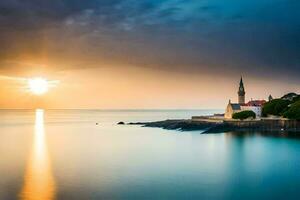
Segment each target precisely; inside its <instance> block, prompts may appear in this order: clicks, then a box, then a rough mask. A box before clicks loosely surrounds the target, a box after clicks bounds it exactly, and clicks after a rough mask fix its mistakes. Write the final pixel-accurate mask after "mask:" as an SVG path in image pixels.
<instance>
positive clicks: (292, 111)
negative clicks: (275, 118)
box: [283, 101, 300, 120]
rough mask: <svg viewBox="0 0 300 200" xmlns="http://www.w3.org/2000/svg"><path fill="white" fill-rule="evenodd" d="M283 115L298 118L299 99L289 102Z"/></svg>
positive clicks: (299, 112) (299, 114)
mask: <svg viewBox="0 0 300 200" xmlns="http://www.w3.org/2000/svg"><path fill="white" fill-rule="evenodd" d="M283 116H284V117H286V118H289V119H297V120H300V101H296V102H295V103H293V104H291V106H290V107H289V109H288V110H287V111H286V112H285V113H284V114H283Z"/></svg>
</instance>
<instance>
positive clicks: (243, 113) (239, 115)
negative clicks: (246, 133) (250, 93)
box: [232, 110, 256, 120]
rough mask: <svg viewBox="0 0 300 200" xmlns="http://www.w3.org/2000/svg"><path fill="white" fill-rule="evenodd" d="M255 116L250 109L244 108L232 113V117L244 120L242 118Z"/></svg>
mask: <svg viewBox="0 0 300 200" xmlns="http://www.w3.org/2000/svg"><path fill="white" fill-rule="evenodd" d="M255 117H256V114H255V112H253V111H252V110H245V111H241V112H238V113H234V114H233V115H232V118H233V119H240V120H244V119H248V118H254V119H255Z"/></svg>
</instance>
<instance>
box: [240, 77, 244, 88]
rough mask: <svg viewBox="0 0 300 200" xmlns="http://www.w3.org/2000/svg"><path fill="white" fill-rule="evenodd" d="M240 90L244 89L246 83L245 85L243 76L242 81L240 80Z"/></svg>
mask: <svg viewBox="0 0 300 200" xmlns="http://www.w3.org/2000/svg"><path fill="white" fill-rule="evenodd" d="M240 88H244V83H243V77H242V76H241V80H240Z"/></svg>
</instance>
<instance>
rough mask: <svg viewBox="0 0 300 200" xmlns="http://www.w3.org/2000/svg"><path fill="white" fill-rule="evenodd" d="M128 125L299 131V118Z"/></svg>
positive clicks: (209, 130)
mask: <svg viewBox="0 0 300 200" xmlns="http://www.w3.org/2000/svg"><path fill="white" fill-rule="evenodd" d="M128 125H142V126H143V127H156V128H163V129H167V130H178V131H198V130H199V131H203V132H202V133H203V134H205V133H206V134H208V133H226V132H231V131H247V132H253V131H261V132H266V133H285V132H293V133H295V132H300V121H299V120H288V119H257V120H220V119H212V118H210V117H196V118H192V119H179V120H164V121H156V122H137V123H128Z"/></svg>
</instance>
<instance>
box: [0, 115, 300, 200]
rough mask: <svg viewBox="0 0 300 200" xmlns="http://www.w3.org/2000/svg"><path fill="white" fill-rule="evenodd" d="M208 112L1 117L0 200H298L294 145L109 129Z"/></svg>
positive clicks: (299, 144) (298, 144)
mask: <svg viewBox="0 0 300 200" xmlns="http://www.w3.org/2000/svg"><path fill="white" fill-rule="evenodd" d="M214 112H221V111H215V110H195V111H192V110H187V111H180V110H177V111H167V110H165V111H158V110H157V111H95V110H45V111H43V110H37V111H30V110H2V111H0V155H1V157H0V175H1V178H0V199H1V200H2V199H3V200H10V199H26V200H27V199H28V200H29V199H45V200H47V199H49V200H50V199H53V200H54V199H63V200H65V199H66V200H69V199H80V200H81V199H299V197H300V191H299V189H298V188H300V173H299V171H300V156H299V155H300V139H298V138H297V137H278V136H264V135H262V134H259V133H255V134H249V133H226V134H209V135H204V134H200V133H201V131H194V132H178V131H170V130H162V129H159V128H144V127H140V126H118V125H116V123H117V122H119V121H125V122H137V121H155V120H163V119H167V118H168V119H180V118H189V117H190V116H192V115H203V114H211V113H214ZM96 123H99V125H96Z"/></svg>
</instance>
